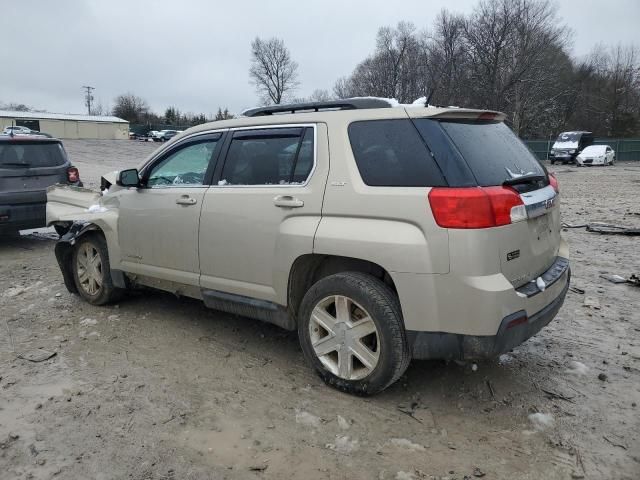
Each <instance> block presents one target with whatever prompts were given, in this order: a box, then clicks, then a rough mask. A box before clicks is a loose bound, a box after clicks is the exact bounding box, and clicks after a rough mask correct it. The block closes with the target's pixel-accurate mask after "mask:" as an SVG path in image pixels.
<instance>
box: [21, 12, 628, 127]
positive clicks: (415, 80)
mask: <svg viewBox="0 0 640 480" xmlns="http://www.w3.org/2000/svg"><path fill="white" fill-rule="evenodd" d="M570 40H571V38H570V29H569V28H568V26H567V25H566V24H564V23H563V22H562V21H561V19H560V18H559V17H558V15H557V11H556V8H555V7H554V4H553V3H551V2H550V1H549V0H480V1H479V2H478V3H477V4H476V6H475V7H474V8H473V10H472V11H471V12H470V13H469V14H466V15H463V14H457V13H452V12H450V11H448V10H446V9H444V10H442V11H441V12H440V13H439V14H438V16H437V17H436V19H435V21H434V22H433V24H432V25H430V26H428V27H418V26H416V25H415V24H413V23H411V22H400V23H398V24H397V25H395V26H384V27H381V28H380V29H379V30H378V33H377V36H376V41H375V46H374V48H373V51H372V52H371V54H369V55H368V56H367V57H366V58H364V59H363V60H362V61H360V62H359V63H357V64H356V65H355V66H354V69H353V71H352V73H351V74H350V75H347V76H345V77H342V78H338V79H337V80H336V81H335V84H334V85H333V88H332V89H331V91H329V90H326V89H316V90H314V91H313V93H312V94H311V95H310V96H309V97H297V96H296V95H295V94H296V92H297V91H298V88H299V87H300V81H299V68H300V67H299V65H298V63H297V62H296V61H295V60H294V58H293V57H292V55H291V52H290V51H289V49H288V48H287V46H286V45H285V43H284V41H283V40H282V39H279V38H270V39H261V38H258V37H257V38H255V39H254V40H253V42H252V43H251V64H250V66H249V81H250V82H251V83H252V84H253V85H254V86H255V88H256V93H257V94H258V96H259V98H260V102H262V104H264V105H269V104H279V103H289V102H291V103H299V102H306V101H327V100H331V99H339V98H348V97H363V96H375V97H386V98H395V99H396V100H398V101H399V102H400V103H411V102H413V101H414V100H416V99H417V98H420V97H423V96H424V97H427V98H428V99H429V103H430V104H432V105H441V106H451V105H455V106H460V107H470V108H481V109H491V110H499V111H502V112H504V113H505V114H506V115H507V123H508V124H509V125H510V126H511V128H512V129H513V130H514V131H515V132H516V133H517V134H518V135H520V136H521V137H523V138H550V137H554V136H555V135H557V134H558V133H559V132H561V131H565V130H589V131H592V132H594V133H595V134H596V135H597V136H608V137H633V136H640V52H639V50H638V48H637V46H635V45H627V46H625V45H617V46H607V45H598V46H596V47H595V48H594V49H593V51H592V52H591V53H590V54H589V55H587V56H586V57H585V58H581V59H576V58H574V57H573V56H572V55H571V53H570V50H569V45H570ZM11 106H12V107H14V108H15V109H16V110H18V109H28V108H29V107H27V106H25V105H17V104H12V105H11ZM96 109H97V110H96ZM92 110H96V113H98V114H109V113H111V114H113V115H115V116H117V117H120V118H123V119H125V120H127V121H129V122H130V123H132V124H146V125H152V124H164V125H174V126H180V127H188V126H192V125H197V124H199V123H204V122H207V121H211V120H223V119H227V118H233V116H234V115H233V114H232V113H230V112H229V110H228V109H227V108H224V109H223V108H218V111H217V113H216V114H215V116H213V118H210V116H207V115H205V114H202V113H200V114H193V113H185V112H181V111H180V110H179V109H178V108H177V107H175V106H169V107H167V108H166V109H165V111H164V114H156V113H155V112H153V111H151V109H150V108H149V106H148V104H147V102H146V101H145V100H144V99H143V98H141V97H139V96H137V95H134V94H133V93H125V94H122V95H119V96H118V97H116V99H115V100H114V106H113V108H112V109H106V108H104V107H102V106H101V105H97V106H96V107H95V108H92ZM92 113H93V112H92Z"/></svg>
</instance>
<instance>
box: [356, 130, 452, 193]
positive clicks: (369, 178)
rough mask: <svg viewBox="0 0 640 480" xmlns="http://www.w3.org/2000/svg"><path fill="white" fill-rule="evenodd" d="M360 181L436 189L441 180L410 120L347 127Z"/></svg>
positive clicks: (369, 183)
mask: <svg viewBox="0 0 640 480" xmlns="http://www.w3.org/2000/svg"><path fill="white" fill-rule="evenodd" d="M349 140H350V142H351V149H352V150H353V155H354V157H355V160H356V164H357V165H358V170H359V171H360V176H361V177H362V180H363V181H364V183H366V184H367V185H371V186H378V187H380V186H388V187H436V186H443V185H445V180H444V177H443V176H442V173H441V172H440V170H439V168H438V165H437V164H436V163H435V161H434V160H433V158H432V156H431V154H430V152H429V150H428V149H427V147H426V145H425V143H424V141H423V140H422V138H421V137H420V135H419V134H418V131H417V130H416V128H415V127H414V125H413V124H412V123H411V120H408V119H407V120H369V121H362V122H354V123H352V124H351V125H349Z"/></svg>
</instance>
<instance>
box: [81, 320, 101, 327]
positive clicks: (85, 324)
mask: <svg viewBox="0 0 640 480" xmlns="http://www.w3.org/2000/svg"><path fill="white" fill-rule="evenodd" d="M97 324H98V321H97V320H95V319H93V318H85V319H84V320H80V325H82V326H83V327H89V326H91V325H97Z"/></svg>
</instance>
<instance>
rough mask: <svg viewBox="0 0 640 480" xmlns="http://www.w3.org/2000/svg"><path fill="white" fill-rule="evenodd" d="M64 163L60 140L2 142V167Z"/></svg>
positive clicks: (45, 165)
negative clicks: (48, 141)
mask: <svg viewBox="0 0 640 480" xmlns="http://www.w3.org/2000/svg"><path fill="white" fill-rule="evenodd" d="M64 163H65V154H64V150H63V149H62V145H61V144H60V143H58V142H52V143H41V142H38V143H28V142H20V143H4V142H3V143H0V168H2V167H5V168H6V167H13V168H15V167H31V168H34V167H58V166H60V165H64Z"/></svg>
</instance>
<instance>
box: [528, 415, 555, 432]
mask: <svg viewBox="0 0 640 480" xmlns="http://www.w3.org/2000/svg"><path fill="white" fill-rule="evenodd" d="M529 421H530V422H531V423H532V424H533V428H535V429H536V430H538V431H542V430H545V429H547V428H549V427H551V426H553V422H554V419H553V415H551V414H550V413H532V414H531V415H529Z"/></svg>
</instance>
